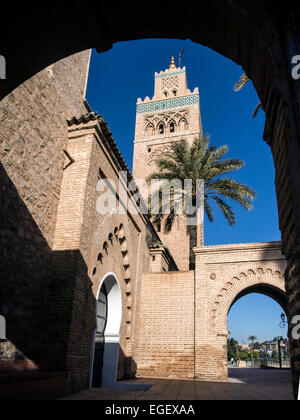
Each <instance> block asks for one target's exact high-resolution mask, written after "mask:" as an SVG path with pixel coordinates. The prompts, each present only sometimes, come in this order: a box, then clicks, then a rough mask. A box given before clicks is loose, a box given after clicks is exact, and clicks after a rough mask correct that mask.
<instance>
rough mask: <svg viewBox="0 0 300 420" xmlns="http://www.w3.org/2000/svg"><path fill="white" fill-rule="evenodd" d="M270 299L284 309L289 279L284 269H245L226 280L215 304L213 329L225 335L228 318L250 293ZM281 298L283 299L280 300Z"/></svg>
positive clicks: (212, 304)
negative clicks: (232, 310)
mask: <svg viewBox="0 0 300 420" xmlns="http://www.w3.org/2000/svg"><path fill="white" fill-rule="evenodd" d="M253 292H258V293H262V294H265V295H268V296H270V297H272V298H273V299H275V300H276V301H277V302H278V303H279V304H280V305H282V306H283V303H284V301H285V294H286V289H285V279H284V273H283V272H282V268H279V267H278V266H277V265H266V266H264V265H254V264H253V265H251V264H249V265H247V266H245V265H242V266H239V268H238V269H236V270H235V271H234V272H229V273H227V275H226V276H225V277H224V280H223V285H222V286H220V288H219V289H218V291H217V293H216V294H214V297H213V299H212V302H211V313H210V328H211V329H212V330H213V331H214V332H217V333H220V334H224V331H226V330H227V315H228V312H229V310H230V309H231V307H232V306H233V304H234V303H235V302H236V301H237V300H238V299H239V298H241V297H242V296H245V295H246V294H248V293H253ZM280 297H281V298H282V299H281V300H280Z"/></svg>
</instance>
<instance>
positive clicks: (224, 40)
mask: <svg viewBox="0 0 300 420" xmlns="http://www.w3.org/2000/svg"><path fill="white" fill-rule="evenodd" d="M69 3H70V2H64V3H63V4H62V3H61V2H58V1H53V2H51V3H49V4H47V5H39V6H36V5H35V4H34V3H32V2H27V3H26V8H18V12H17V13H16V10H15V8H13V9H12V10H11V13H7V16H9V17H13V19H10V18H8V19H6V21H5V22H3V25H2V28H1V30H0V32H2V36H1V40H2V41H1V44H2V45H1V47H2V49H1V54H2V55H3V56H4V57H5V58H6V61H7V73H8V78H7V80H5V81H2V82H1V84H0V99H1V98H3V97H4V96H5V95H7V94H8V93H10V92H11V91H12V90H13V89H14V88H16V87H17V86H18V85H20V84H21V83H22V82H24V81H25V80H27V79H28V78H30V77H31V76H33V75H34V74H36V73H37V72H38V71H40V70H42V69H44V68H45V67H47V66H48V65H50V64H53V63H54V62H56V61H58V60H60V59H62V58H65V57H67V56H69V55H71V54H74V53H76V52H80V51H83V50H86V49H89V48H96V49H97V51H98V52H103V51H107V50H109V49H110V48H112V46H113V44H114V43H116V42H121V41H129V40H136V39H144V38H173V39H190V40H192V41H194V42H197V43H199V44H202V45H205V46H207V47H209V48H212V49H213V50H215V51H217V52H219V53H221V54H223V55H224V56H226V57H228V58H229V59H231V60H233V61H235V62H236V63H237V64H241V65H242V66H243V67H244V69H245V70H246V72H247V74H248V75H249V76H250V77H251V78H252V79H253V82H254V85H255V87H256V90H257V92H258V94H259V96H260V97H261V99H262V101H263V102H264V101H266V100H267V93H268V89H269V87H270V83H271V82H272V79H273V77H274V76H275V74H276V71H275V66H274V64H275V60H274V57H273V54H272V50H271V47H270V45H271V44H272V41H274V36H275V34H268V36H269V35H270V40H268V36H265V35H267V34H266V33H265V31H264V29H263V28H264V23H265V20H266V17H268V18H269V19H271V18H272V15H273V14H276V13H277V10H275V8H274V7H271V8H270V7H269V6H270V5H269V2H268V1H267V0H260V1H259V2H256V1H252V2H247V1H244V0H235V1H227V0H211V1H210V2H201V13H191V10H192V9H193V8H194V7H195V6H194V2H192V1H188V2H186V3H185V5H184V7H181V8H180V9H178V8H176V7H170V6H169V5H164V4H163V3H160V4H159V9H158V8H157V7H153V8H149V9H148V10H147V13H145V9H144V7H143V5H142V4H141V5H139V4H138V3H137V4H136V5H135V13H130V10H129V9H128V5H127V3H124V2H122V3H121V2H120V3H118V6H117V7H116V5H115V4H110V3H109V2H100V3H99V2H95V1H92V0H86V1H84V2H83V1H81V0H78V1H75V2H72V3H71V6H70V4H69ZM256 3H257V4H259V8H257V7H256ZM9 7H12V6H9ZM8 12H9V10H8ZM287 14H288V8H287V6H286V5H285V6H284V7H283V10H282V14H281V18H282V17H283V16H284V15H287ZM158 16H168V19H158ZM174 22H178V23H179V22H180V24H174ZM54 26H55V30H53V28H54ZM75 28H76V30H75ZM79 28H80V30H79ZM49 34H51V36H49ZM269 41H270V42H269ZM269 44H270V45H269Z"/></svg>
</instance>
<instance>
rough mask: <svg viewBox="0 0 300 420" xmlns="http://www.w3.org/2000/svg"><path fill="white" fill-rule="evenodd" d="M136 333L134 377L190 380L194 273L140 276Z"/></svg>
mask: <svg viewBox="0 0 300 420" xmlns="http://www.w3.org/2000/svg"><path fill="white" fill-rule="evenodd" d="M136 334H137V336H136V340H137V343H136V350H135V353H134V359H135V362H136V364H137V376H143V377H153V376H154V377H155V376H156V377H169V378H193V377H194V272H185V273H181V272H174V273H158V274H145V275H144V276H143V278H142V282H141V291H140V294H139V307H138V321H137V332H136Z"/></svg>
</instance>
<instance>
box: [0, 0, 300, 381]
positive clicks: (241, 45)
mask: <svg viewBox="0 0 300 420" xmlns="http://www.w3.org/2000/svg"><path fill="white" fill-rule="evenodd" d="M9 7H11V13H9V10H8V15H7V19H6V20H5V23H4V24H3V25H2V27H1V34H0V35H1V52H0V54H1V55H3V56H4V57H5V59H6V62H7V80H0V97H1V98H3V97H4V96H5V95H7V94H8V93H9V92H11V91H12V90H13V89H15V88H16V87H17V86H18V85H20V83H22V82H24V81H25V80H27V79H28V78H29V77H31V76H32V75H34V74H35V73H36V72H38V71H39V70H41V69H43V68H45V67H46V66H48V65H49V64H52V63H54V62H56V61H57V60H59V59H61V58H64V57H66V56H68V55H70V54H73V53H75V52H78V51H82V50H85V49H87V48H91V47H96V48H97V50H98V51H99V52H101V51H106V50H108V49H109V48H111V46H112V45H113V43H115V42H119V41H124V40H131V39H141V38H148V37H157V38H160V37H169V38H180V39H185V38H190V39H191V40H192V41H194V42H198V43H201V44H203V45H206V46H208V47H210V48H212V49H214V50H215V51H218V52H220V53H221V54H223V55H224V56H226V57H228V58H230V59H232V60H234V61H235V62H236V63H238V64H241V65H242V66H243V67H244V69H245V71H246V72H247V74H248V75H249V76H250V77H251V78H252V80H253V82H254V85H255V88H256V90H257V92H258V94H259V96H260V98H261V100H262V103H263V106H264V109H265V111H266V116H267V123H266V130H265V140H266V141H267V142H268V143H269V144H270V146H271V147H272V153H273V156H274V163H275V169H276V187H277V198H278V207H279V219H280V229H281V231H282V238H283V250H284V253H285V255H286V256H287V259H288V270H287V274H286V279H287V291H288V297H289V298H288V299H289V302H288V306H289V314H290V316H293V315H297V313H298V312H299V304H298V302H299V300H300V299H299V297H300V286H299V268H300V257H299V251H298V249H299V238H300V213H299V211H300V210H299V209H300V203H299V197H300V191H299V189H300V186H299V183H298V180H299V172H300V168H299V161H300V159H299V158H300V150H299V143H300V139H299V133H300V129H299V118H298V117H299V89H300V87H299V82H297V81H294V80H293V79H292V78H291V71H290V70H291V59H292V57H293V56H294V55H296V54H297V53H299V51H298V47H297V46H298V45H299V26H300V9H299V5H298V3H296V2H291V3H288V4H282V5H280V6H279V5H278V4H276V5H275V6H274V2H271V1H269V0H264V1H258V0H257V1H252V2H248V1H247V0H230V1H229V0H228V1H226V0H214V1H210V2H202V3H201V12H199V13H198V14H197V13H191V9H192V7H193V3H192V2H191V1H190V2H188V3H185V5H184V7H182V8H180V9H177V8H172V7H170V6H168V5H165V6H163V5H159V8H152V9H150V10H147V13H145V10H144V8H143V7H142V5H141V6H136V7H135V13H132V12H131V10H130V9H129V8H128V7H127V4H124V3H123V4H119V5H116V4H114V5H113V6H111V5H110V4H108V3H98V2H95V1H92V0H90V1H86V2H83V1H79V0H78V1H75V2H74V1H73V2H65V3H64V4H59V3H58V2H57V1H55V2H52V3H51V4H47V5H45V6H44V5H43V6H41V5H39V6H36V5H35V4H34V3H33V2H31V3H30V2H29V3H28V2H27V3H26V6H24V8H22V7H21V8H19V9H18V11H16V10H14V9H13V7H14V6H13V5H12V6H9ZM25 7H26V9H25ZM197 7H199V6H197ZM164 16H166V17H167V19H164ZM179 23H180V24H179ZM54 28H55V29H54ZM78 28H80V30H79V29H78ZM297 344H299V343H295V345H294V346H293V348H292V360H293V361H294V363H293V366H294V370H295V373H294V380H295V387H296V385H298V378H299V372H300V348H299V346H298V345H297Z"/></svg>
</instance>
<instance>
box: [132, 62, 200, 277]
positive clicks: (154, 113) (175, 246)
mask: <svg viewBox="0 0 300 420" xmlns="http://www.w3.org/2000/svg"><path fill="white" fill-rule="evenodd" d="M200 135H202V123H201V112H200V99H199V90H198V88H195V90H194V91H193V92H191V91H190V89H189V88H188V84H187V76H186V68H185V67H183V68H180V67H176V64H175V60H174V57H172V60H171V63H170V66H169V68H168V69H167V70H165V71H161V72H160V73H155V88H154V96H153V98H152V99H150V98H149V97H146V98H145V100H144V101H142V99H140V98H139V99H138V101H137V111H136V129H135V140H134V161H133V176H134V178H135V179H145V178H147V177H148V176H149V175H151V174H152V173H153V172H155V171H156V170H157V167H156V165H155V161H156V160H157V159H159V158H160V157H163V155H164V153H165V152H166V151H168V150H169V149H170V145H171V144H172V143H174V142H177V141H180V140H182V139H186V140H187V141H188V142H189V143H190V144H191V143H192V142H193V141H194V139H195V138H197V137H199V136H200ZM162 230H163V229H162ZM159 235H160V237H161V239H162V241H163V243H164V245H166V246H167V247H168V248H169V249H170V251H171V253H172V255H173V257H174V259H175V261H176V263H177V265H178V267H179V269H180V270H183V271H185V270H189V269H190V268H191V257H192V251H191V249H190V248H191V244H190V234H189V232H187V226H186V223H185V219H184V216H180V217H179V220H178V222H177V223H176V225H175V226H174V227H173V230H172V232H170V233H169V234H168V235H164V234H163V233H162V232H159ZM185 250H186V252H185Z"/></svg>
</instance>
